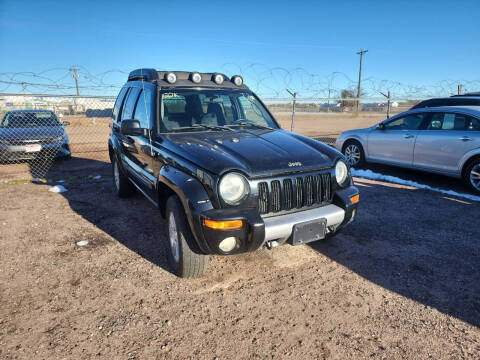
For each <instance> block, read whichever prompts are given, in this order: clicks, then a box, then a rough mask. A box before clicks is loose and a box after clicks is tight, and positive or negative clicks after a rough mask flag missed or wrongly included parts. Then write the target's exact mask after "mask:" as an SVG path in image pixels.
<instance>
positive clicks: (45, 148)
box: [0, 142, 70, 162]
mask: <svg viewBox="0 0 480 360" xmlns="http://www.w3.org/2000/svg"><path fill="white" fill-rule="evenodd" d="M30 145H35V146H36V148H33V149H32V148H31V147H30V148H29V147H28V146H27V145H10V144H0V161H4V162H12V161H22V160H34V159H38V158H51V159H53V158H60V157H66V156H69V155H70V147H69V145H68V143H64V142H56V143H48V144H30Z"/></svg>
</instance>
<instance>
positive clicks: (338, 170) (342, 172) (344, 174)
mask: <svg viewBox="0 0 480 360" xmlns="http://www.w3.org/2000/svg"><path fill="white" fill-rule="evenodd" d="M335 179H336V180H337V183H338V185H340V186H343V185H345V182H346V181H347V179H348V168H347V165H346V164H345V163H344V162H343V161H342V160H338V161H337V164H336V165H335Z"/></svg>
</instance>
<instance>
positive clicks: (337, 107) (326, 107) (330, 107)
mask: <svg viewBox="0 0 480 360" xmlns="http://www.w3.org/2000/svg"><path fill="white" fill-rule="evenodd" d="M320 111H325V112H342V111H343V106H342V104H340V103H330V104H329V103H324V104H322V105H320Z"/></svg>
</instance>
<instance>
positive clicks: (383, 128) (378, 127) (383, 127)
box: [377, 123, 385, 130]
mask: <svg viewBox="0 0 480 360" xmlns="http://www.w3.org/2000/svg"><path fill="white" fill-rule="evenodd" d="M377 129H378V130H385V124H384V123H380V124H378V125H377Z"/></svg>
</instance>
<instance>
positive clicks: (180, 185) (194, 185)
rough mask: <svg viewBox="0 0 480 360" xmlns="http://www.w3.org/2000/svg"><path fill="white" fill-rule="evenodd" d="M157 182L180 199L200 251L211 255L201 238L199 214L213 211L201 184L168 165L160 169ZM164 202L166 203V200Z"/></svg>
mask: <svg viewBox="0 0 480 360" xmlns="http://www.w3.org/2000/svg"><path fill="white" fill-rule="evenodd" d="M158 182H159V183H162V184H164V185H166V186H167V187H168V188H169V189H170V190H172V191H173V192H174V193H175V194H176V195H177V196H178V198H179V199H180V202H181V203H182V205H183V209H184V211H185V215H186V217H187V220H188V223H189V225H190V229H191V230H192V233H193V236H194V238H195V240H196V242H197V245H198V248H199V249H200V251H201V252H203V253H205V254H209V253H212V251H211V250H210V248H209V246H208V244H207V242H206V241H205V240H204V238H203V230H202V224H201V219H200V214H201V213H203V212H204V211H207V210H211V209H213V205H212V202H211V200H210V197H209V196H208V193H207V191H206V190H205V188H204V186H203V185H202V183H201V182H200V181H199V180H198V179H196V178H195V177H193V176H191V175H189V174H187V173H186V172H184V171H182V170H180V169H178V168H175V167H173V166H170V165H165V166H163V167H162V168H161V169H160V172H159V175H158ZM157 188H158V184H157ZM159 200H161V199H159ZM164 200H165V202H166V200H167V199H164Z"/></svg>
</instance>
